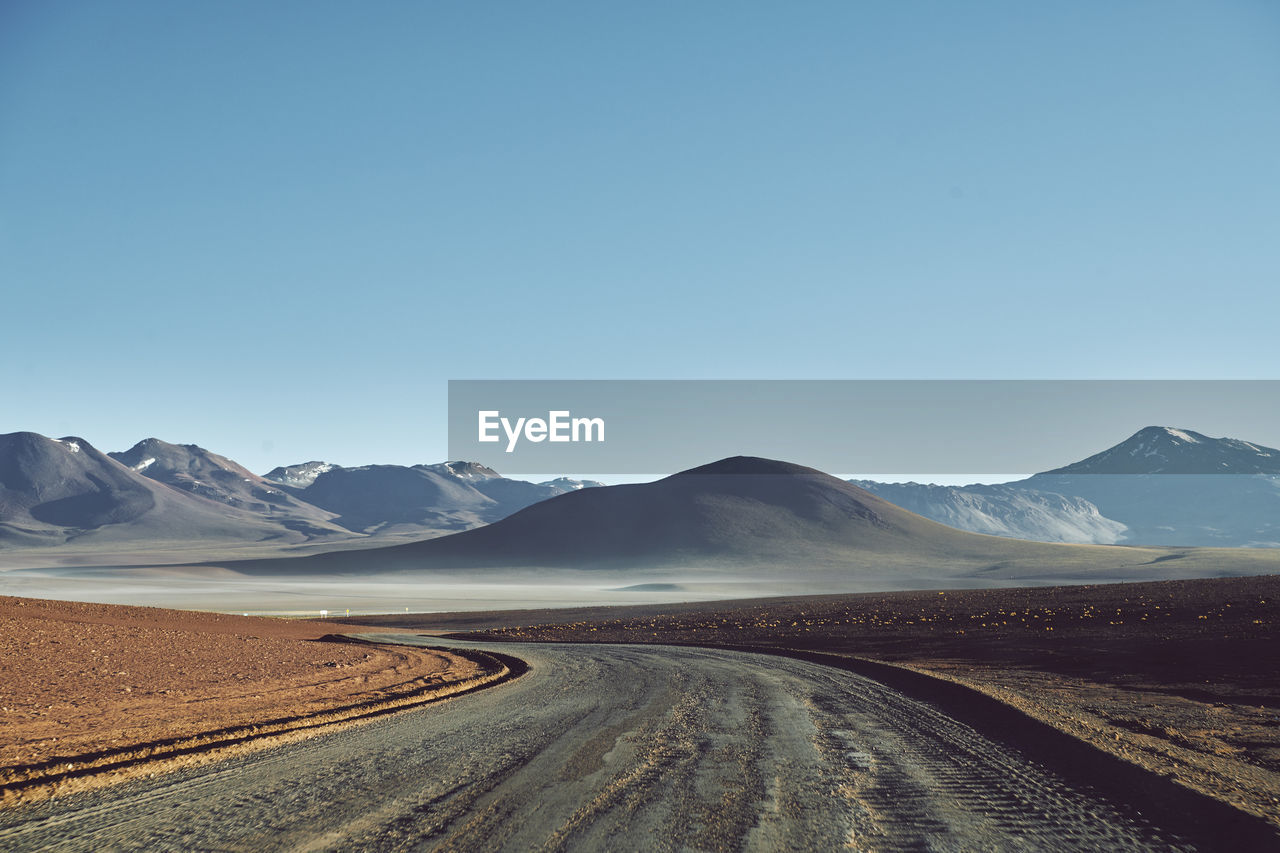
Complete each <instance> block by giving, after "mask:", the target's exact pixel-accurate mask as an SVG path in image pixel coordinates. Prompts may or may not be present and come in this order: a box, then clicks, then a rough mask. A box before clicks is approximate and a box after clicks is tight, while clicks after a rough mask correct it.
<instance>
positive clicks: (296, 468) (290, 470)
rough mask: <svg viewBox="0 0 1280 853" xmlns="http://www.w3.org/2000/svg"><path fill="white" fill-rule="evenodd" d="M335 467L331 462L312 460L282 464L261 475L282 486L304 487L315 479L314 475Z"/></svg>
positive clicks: (316, 475) (317, 475)
mask: <svg viewBox="0 0 1280 853" xmlns="http://www.w3.org/2000/svg"><path fill="white" fill-rule="evenodd" d="M335 467H337V466H335V465H334V464H333V463H332V462H321V461H319V460H312V461H311V462H303V463H301V464H298V465H282V466H281V467H279V468H272V469H271V470H270V471H268V472H267V473H265V474H263V475H262V479H264V480H267V481H268V482H271V483H279V484H280V485H282V486H293V487H294V488H296V489H305V488H306V487H307V486H310V485H311V484H312V483H314V482H315V481H316V477H319V476H320V475H321V474H325V473H327V472H329V471H332V470H333V469H334V468H335Z"/></svg>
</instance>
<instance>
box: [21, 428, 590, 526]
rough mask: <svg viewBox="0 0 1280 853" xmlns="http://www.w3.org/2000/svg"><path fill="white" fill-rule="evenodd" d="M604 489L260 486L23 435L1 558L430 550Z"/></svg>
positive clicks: (177, 454) (179, 464)
mask: <svg viewBox="0 0 1280 853" xmlns="http://www.w3.org/2000/svg"><path fill="white" fill-rule="evenodd" d="M595 485H599V484H597V483H594V482H591V481H577V480H570V479H568V478H559V479H557V480H554V481H550V482H547V483H529V482H525V481H522V480H511V479H507V478H505V477H502V476H501V475H500V474H498V473H497V472H496V471H493V470H492V469H490V468H486V467H484V466H482V465H477V464H475V463H471V462H445V463H441V464H436V465H415V466H402V465H367V466H362V467H357V468H344V467H342V466H338V465H332V464H328V463H323V462H309V463H304V464H302V465H293V466H288V467H282V468H276V469H274V470H273V471H271V472H269V473H268V474H267V475H266V476H259V475H257V474H254V473H252V472H250V471H248V470H247V469H245V468H244V467H242V466H241V465H239V464H237V463H236V462H234V461H232V460H230V459H227V458H226V457H224V456H220V455H218V454H217V453H213V452H210V451H208V450H205V449H204V448H202V447H198V446H196V445H194V444H170V443H168V442H164V441H161V440H159V439H156V438H148V439H145V440H144V441H140V442H138V443H137V444H135V445H134V446H133V447H131V448H129V449H128V450H126V451H123V452H119V453H102V452H100V451H99V450H98V449H97V448H95V447H93V445H91V444H90V443H89V442H87V441H85V440H84V439H83V438H79V437H75V436H68V437H65V438H60V439H54V438H47V437H45V436H42V435H38V434H36V433H31V432H18V433H11V434H8V435H0V547H6V546H7V547H23V546H32V545H62V544H67V543H73V542H74V543H80V544H88V545H94V546H97V545H102V544H107V543H147V544H155V543H169V544H174V543H181V544H190V545H202V544H208V543H243V542H272V543H279V544H283V545H287V544H297V543H303V542H319V543H324V542H337V541H346V540H353V539H354V540H358V539H367V538H369V537H375V538H376V537H379V536H381V535H385V534H395V535H398V536H402V537H411V538H424V537H428V536H438V535H442V534H444V533H448V532H454V531H457V530H463V529H466V528H468V527H474V526H477V525H481V524H487V523H489V522H492V521H496V520H498V519H501V518H504V517H505V516H507V515H510V514H511V513H513V512H515V511H517V510H520V509H523V508H524V507H526V506H528V505H530V504H532V503H536V502H537V501H541V500H545V499H546V498H549V497H552V496H555V495H558V494H563V493H565V492H568V491H574V490H577V489H582V488H586V487H590V486H595Z"/></svg>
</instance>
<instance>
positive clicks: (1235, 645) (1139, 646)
mask: <svg viewBox="0 0 1280 853" xmlns="http://www.w3.org/2000/svg"><path fill="white" fill-rule="evenodd" d="M406 618H407V615H406V616H401V617H372V619H373V621H374V622H375V624H400V625H404V624H406V622H405V620H406ZM410 621H411V624H412V625H413V626H414V627H418V628H423V629H435V630H461V631H476V630H481V629H483V628H486V627H487V628H490V629H491V630H490V631H489V632H488V633H487V634H486V636H490V637H494V638H501V639H508V640H563V641H572V642H625V643H694V644H699V645H713V646H714V645H753V646H768V647H774V648H787V649H803V650H811V651H825V652H834V653H837V654H841V655H848V656H856V657H859V658H862V659H870V660H875V661H883V662H890V663H893V664H895V665H898V666H903V667H907V668H911V669H914V670H917V671H922V672H926V673H929V674H932V675H936V676H939V677H942V678H945V679H948V680H952V681H956V682H959V683H961V684H964V685H966V686H968V687H972V688H974V689H976V690H978V691H980V692H982V693H985V694H987V695H989V696H992V697H994V698H997V699H1000V700H1002V701H1004V702H1006V703H1008V704H1010V705H1013V706H1015V707H1017V708H1019V709H1021V710H1022V711H1024V712H1025V713H1027V714H1029V715H1031V716H1033V717H1035V718H1037V719H1039V720H1041V721H1042V722H1046V723H1049V724H1051V725H1053V726H1054V727H1056V728H1058V729H1060V730H1062V731H1066V732H1068V733H1070V734H1072V735H1074V736H1076V737H1078V738H1080V739H1082V740H1085V741H1087V742H1089V743H1091V744H1093V745H1095V746H1097V747H1099V748H1101V749H1103V750H1105V751H1107V752H1110V753H1112V754H1114V755H1117V756H1120V757H1122V758H1124V759H1126V760H1128V761H1130V762H1133V763H1135V764H1137V765H1139V766H1142V767H1145V768H1147V769H1149V770H1152V771H1154V772H1156V773H1159V774H1161V775H1165V776H1170V777H1172V778H1174V779H1175V780H1177V781H1179V782H1181V783H1182V784H1184V785H1186V786H1188V787H1191V788H1193V789H1195V790H1198V791H1201V792H1202V793H1206V794H1209V795H1210V796H1212V797H1214V798H1216V799H1218V800H1220V801H1223V802H1227V803H1231V804H1233V805H1235V806H1237V807H1239V808H1241V809H1243V810H1245V811H1247V812H1249V813H1251V814H1254V815H1257V816H1259V817H1263V818H1265V819H1267V820H1269V821H1271V822H1272V823H1273V824H1275V825H1277V826H1280V630H1278V629H1280V577H1276V576H1271V577H1254V578H1222V579H1212V580H1196V581H1169V582H1160V583H1141V584H1114V585H1098V586H1069V587H1042V588H1035V589H1005V590H968V591H958V592H955V591H948V592H937V591H932V592H900V593H876V594H868V595H840V596H814V597H802V598H800V597H798V598H775V599H759V600H755V601H749V602H744V601H736V602H734V601H731V602H719V603H699V604H683V605H665V606H644V607H630V608H616V609H612V610H607V609H603V608H601V609H595V610H591V609H587V608H578V609H574V610H563V611H523V612H520V613H490V614H453V615H445V614H441V615H439V616H436V617H421V616H420V617H417V618H416V619H413V620H410Z"/></svg>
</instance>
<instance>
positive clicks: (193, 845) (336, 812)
mask: <svg viewBox="0 0 1280 853" xmlns="http://www.w3.org/2000/svg"><path fill="white" fill-rule="evenodd" d="M378 636H379V639H380V640H382V641H384V642H385V641H386V640H387V639H388V638H387V636H386V635H378ZM410 642H418V643H423V644H430V645H444V644H445V643H444V641H440V640H437V639H435V638H431V639H430V640H428V639H418V640H410ZM470 645H476V644H474V643H472V644H470ZM493 648H494V649H495V650H497V651H501V652H505V653H508V654H514V655H517V656H519V657H520V658H522V659H524V660H526V661H527V662H528V663H529V664H530V665H531V671H530V672H529V673H528V674H526V675H525V676H523V677H522V678H520V679H518V680H516V681H515V682H512V683H509V684H507V685H504V686H501V687H497V688H494V689H490V690H484V691H481V692H478V693H475V694H472V695H468V696H464V697H461V698H458V699H455V700H451V701H448V702H445V703H442V704H440V705H436V706H432V707H428V708H425V709H422V710H418V711H413V712H408V713H404V714H400V715H396V716H392V717H389V718H386V719H383V720H381V721H378V722H375V723H371V724H369V725H366V726H361V727H358V728H354V729H350V730H346V731H342V732H338V733H335V734H331V735H327V736H323V737H317V738H314V739H311V740H308V741H304V742H301V743H297V744H293V745H289V746H285V747H281V748H277V749H272V750H267V751H264V752H260V753H256V754H252V755H249V756H245V757H240V758H235V759H231V760H228V761H225V762H222V763H219V764H215V765H210V766H205V767H199V768H193V769H191V770H188V771H182V772H179V773H174V774H170V775H165V776H158V777H156V778H153V779H146V780H141V781H139V782H134V783H130V784H127V785H122V786H119V787H116V788H112V789H108V790H105V791H99V792H93V793H89V794H85V795H79V796H75V797H69V798H66V799H63V800H57V801H54V802H50V803H43V804H40V805H37V806H29V807H23V808H20V809H14V810H11V811H7V812H4V813H0V849H5V850H35V849H45V848H46V847H52V848H55V849H59V850H104V849H115V850H135V849H136V850H196V849H200V850H296V851H313V850H640V849H646V850H802V849H803V850H835V849H840V848H843V847H845V846H846V845H852V846H853V847H854V848H857V849H863V850H908V849H909V850H930V849H934V850H978V849H982V850H990V849H1009V850H1028V849H1039V850H1090V851H1093V850H1169V849H1197V848H1196V847H1195V845H1193V844H1192V843H1191V842H1189V841H1186V840H1185V839H1180V838H1178V837H1176V836H1174V835H1172V834H1171V833H1169V832H1165V831H1161V830H1159V829H1157V828H1155V827H1153V826H1151V825H1149V824H1147V823H1146V822H1145V821H1144V819H1143V818H1142V817H1141V816H1140V815H1137V814H1133V813H1129V812H1128V810H1127V809H1126V808H1125V807H1123V806H1120V805H1117V804H1115V803H1113V802H1109V801H1108V800H1106V799H1105V798H1103V797H1101V796H1100V795H1098V794H1096V793H1091V792H1089V791H1086V790H1082V789H1080V788H1079V787H1075V786H1073V785H1072V784H1071V783H1069V782H1067V781H1065V780H1064V779H1063V778H1060V777H1059V776H1057V775H1055V774H1054V773H1053V772H1052V771H1050V770H1048V769H1046V768H1044V767H1041V766H1038V765H1036V764H1033V763H1031V762H1029V761H1028V760H1027V759H1026V758H1024V757H1023V756H1022V755H1021V754H1020V753H1017V752H1016V751H1013V750H1011V749H1009V748H1007V747H1004V746H1002V745H1000V744H999V743H997V742H994V741H992V740H990V739H988V738H986V737H984V736H982V735H980V734H979V733H978V732H976V731H975V730H974V729H972V728H970V727H968V726H966V725H963V724H961V723H958V722H955V721H954V720H952V719H950V718H948V717H946V716H943V715H942V714H940V713H939V712H937V711H935V710H933V709H932V708H931V707H929V706H927V705H924V704H921V703H919V702H916V701H914V700H912V699H909V698H907V697H905V696H903V695H901V694H899V693H897V692H895V691H893V690H891V689H889V688H888V687H885V686H883V685H880V684H878V683H877V682H875V681H871V680H869V679H866V678H863V677H860V676H858V675H855V674H853V673H849V672H843V671H840V670H836V669H831V668H828V667H824V666H819V665H816V664H812V663H807V662H803V661H797V660H791V659H787V658H779V657H769V656H762V655H752V654H746V653H740V652H730V651H713V650H704V649H694V648H670V647H640V646H603V645H592V646H587V645H506V644H504V645H501V646H494V647H493Z"/></svg>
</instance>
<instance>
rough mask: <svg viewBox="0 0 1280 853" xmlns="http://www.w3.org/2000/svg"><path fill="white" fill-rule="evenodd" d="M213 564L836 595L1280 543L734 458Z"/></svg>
mask: <svg viewBox="0 0 1280 853" xmlns="http://www.w3.org/2000/svg"><path fill="white" fill-rule="evenodd" d="M218 565H219V567H220V568H221V569H223V570H228V571H233V572H239V573H243V574H250V575H274V576H279V575H293V576H304V577H310V576H335V575H337V576H341V575H345V576H356V577H364V578H372V577H375V576H379V577H382V578H386V577H387V576H389V575H390V576H396V577H400V578H402V579H403V581H402V582H409V580H410V579H417V582H421V580H422V579H423V578H425V577H434V578H436V579H438V580H440V581H441V582H459V581H466V582H475V581H476V580H477V579H483V578H490V579H491V580H490V581H489V582H491V583H499V582H501V583H526V584H527V583H531V582H534V581H542V582H545V583H551V584H554V583H559V582H569V581H567V580H564V579H565V578H566V577H568V576H566V575H565V574H564V573H565V572H571V573H574V572H576V573H577V574H578V577H579V578H581V577H583V575H582V573H584V572H585V573H586V576H589V577H590V576H594V577H599V578H602V579H605V578H607V579H610V580H614V579H617V580H618V581H625V582H626V583H629V584H638V587H644V586H647V585H651V584H655V583H656V584H660V585H666V586H669V587H671V588H676V587H679V588H682V589H683V588H685V586H684V585H685V584H687V583H689V582H692V583H694V584H707V583H713V584H729V585H732V586H734V587H735V589H736V590H737V591H738V594H742V591H744V590H746V589H750V588H752V585H753V584H754V585H761V584H765V585H768V588H769V589H771V590H776V589H779V588H783V589H786V588H789V587H790V588H802V587H803V588H810V589H812V588H819V589H826V590H828V591H836V590H841V589H859V588H861V589H865V588H881V589H903V588H911V587H938V586H942V587H946V586H993V585H1001V584H1027V583H1032V584H1034V583H1044V582H1055V583H1071V582H1076V583H1079V582H1092V581H1098V582H1101V581H1115V580H1132V579H1136V578H1148V579H1150V578H1153V577H1160V578H1169V577H1199V576H1205V575H1214V574H1258V573H1270V572H1276V571H1278V570H1280V551H1268V550H1252V551H1250V550H1246V549H1235V550H1219V549H1154V548H1137V547H1128V548H1117V547H1110V546H1097V545H1067V544H1053V543H1045V542H1030V541H1025V540H1017V539H1010V538H1005V537H997V536H984V535H979V534H975V533H970V532H967V531H962V530H957V529H956V528H954V527H948V526H946V525H943V524H939V523H937V522H934V521H930V520H929V519H926V518H923V517H921V516H919V515H917V514H915V513H912V512H909V511H907V510H905V509H902V508H901V507H898V506H895V505H894V504H892V503H890V502H888V501H886V500H884V499H882V498H879V497H877V496H875V495H873V494H871V493H870V492H868V491H866V490H864V489H861V488H859V487H858V486H855V485H854V484H852V483H849V482H846V481H844V480H841V479H839V478H836V477H833V476H831V475H829V474H825V473H823V472H821V471H817V470H814V469H812V468H805V467H803V466H800V465H794V464H791V463H787V462H780V461H776V460H770V459H762V458H756V457H743V456H739V457H732V458H728V459H722V460H720V461H718V462H714V463H711V464H709V465H703V466H700V467H697V468H692V469H689V470H687V471H682V472H680V473H677V474H673V475H671V476H670V477H666V478H664V479H662V480H658V481H655V482H652V483H640V484H633V485H619V486H606V487H603V488H596V489H588V490H583V491H575V492H569V493H566V494H562V495H559V496H557V497H554V498H551V499H548V500H545V501H542V502H539V503H537V504H534V505H532V506H530V507H528V508H526V509H524V510H521V511H520V512H517V513H515V514H513V515H511V516H508V517H507V518H504V519H502V520H500V521H496V522H494V523H492V524H488V525H485V526H483V527H478V528H475V529H472V530H467V531H464V532H461V533H456V534H453V535H451V536H444V537H439V538H435V539H430V540H425V541H420V542H413V543H407V544H402V545H396V546H387V547H379V548H370V549H363V550H360V551H358V552H353V551H345V552H330V553H325V554H317V555H312V556H306V557H298V558H291V559H283V560H280V559H277V560H257V561H244V562H237V563H220V564H218ZM383 582H385V581H383ZM578 582H579V583H581V582H582V581H581V580H579V581H578ZM602 582H604V581H602ZM638 587H636V588H638Z"/></svg>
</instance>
